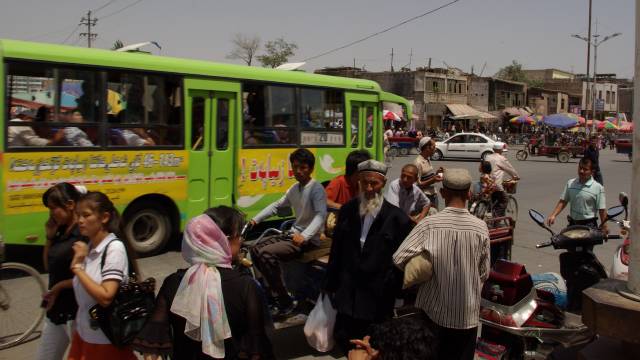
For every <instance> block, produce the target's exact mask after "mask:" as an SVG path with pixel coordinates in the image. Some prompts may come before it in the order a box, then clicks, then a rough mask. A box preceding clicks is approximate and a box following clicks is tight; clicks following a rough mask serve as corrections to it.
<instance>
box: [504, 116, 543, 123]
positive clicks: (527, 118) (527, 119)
mask: <svg viewBox="0 0 640 360" xmlns="http://www.w3.org/2000/svg"><path fill="white" fill-rule="evenodd" d="M509 122H510V123H511V124H526V125H533V124H535V123H536V120H535V119H534V118H532V117H531V116H529V115H520V116H516V117H513V118H511V120H509Z"/></svg>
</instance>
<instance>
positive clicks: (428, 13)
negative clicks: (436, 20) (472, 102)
mask: <svg viewBox="0 0 640 360" xmlns="http://www.w3.org/2000/svg"><path fill="white" fill-rule="evenodd" d="M140 1H142V0H140ZM458 1H460V0H453V1H451V2H448V3H446V4H444V5H441V6H438V7H437V8H435V9H431V10H429V11H427V12H425V13H422V14H420V15H417V16H414V17H411V18H409V19H407V20H404V21H402V22H400V23H398V24H395V25H392V26H389V27H388V28H385V29H383V30H380V31H378V32H375V33H373V34H371V35H368V36H365V37H363V38H361V39H358V40H355V41H352V42H350V43H348V44H346V45H342V46H340V47H337V48H335V49H332V50H329V51H325V52H323V53H320V54H318V55H314V56H311V57H308V58H306V59H304V60H303V61H310V60H315V59H317V58H319V57H322V56H325V55H329V54H332V53H334V52H336V51H339V50H342V49H346V48H348V47H351V46H353V45H356V44H359V43H361V42H363V41H366V40H369V39H371V38H373V37H376V36H378V35H380V34H384V33H386V32H388V31H391V30H393V29H396V28H398V27H400V26H402V25H405V24H407V23H410V22H412V21H414V20H417V19H420V18H422V17H425V16H427V15H430V14H433V13H435V12H437V11H439V10H442V9H444V8H446V7H449V6H451V5H453V4H455V3H457V2H458Z"/></svg>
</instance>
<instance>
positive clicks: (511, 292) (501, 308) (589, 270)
mask: <svg viewBox="0 0 640 360" xmlns="http://www.w3.org/2000/svg"><path fill="white" fill-rule="evenodd" d="M623 211H624V207H623V206H616V207H613V208H610V209H609V210H608V211H607V221H608V220H613V219H615V217H616V216H618V215H620V214H621V213H622V212H623ZM529 215H530V216H531V218H532V219H533V220H534V221H535V222H536V223H537V224H538V225H539V226H541V227H543V228H544V229H546V230H547V231H549V232H550V233H551V238H550V240H549V241H547V242H545V243H541V244H538V245H537V246H536V247H537V248H544V247H548V246H553V247H554V249H558V250H565V251H564V252H563V253H561V254H560V256H559V258H560V272H561V275H562V278H564V280H565V282H566V288H567V294H566V296H567V299H566V300H567V311H564V310H563V309H562V308H561V307H560V306H559V303H560V301H559V300H560V299H558V298H557V296H556V295H555V294H554V293H552V292H550V291H547V290H544V289H542V288H539V287H538V286H536V285H535V284H534V281H533V279H532V276H531V274H529V273H528V272H527V271H526V269H525V266H524V265H523V264H518V263H514V262H509V261H505V260H498V261H497V262H496V263H495V265H494V268H493V270H492V271H491V273H490V275H489V279H488V280H487V281H486V282H485V284H484V287H483V289H482V293H481V295H482V299H481V304H480V322H481V323H482V324H483V326H482V336H481V339H480V341H479V342H478V352H477V353H478V355H479V356H480V357H481V358H482V357H485V358H490V357H491V358H497V359H505V358H508V359H521V358H524V359H546V358H547V356H548V355H549V354H550V353H551V352H552V351H553V350H554V349H555V348H556V347H557V346H558V345H562V346H563V347H573V346H580V345H583V344H586V343H588V342H590V341H591V340H592V339H593V336H594V334H592V333H591V331H590V330H589V329H588V328H587V327H586V326H585V325H584V324H582V322H581V317H580V315H579V314H577V313H576V312H578V313H579V311H580V309H581V307H582V291H583V290H584V289H586V288H588V287H590V286H592V285H594V284H595V283H597V282H598V281H600V280H601V279H603V278H606V277H607V274H606V271H605V270H604V267H603V266H602V264H601V263H600V261H598V259H597V258H596V256H595V254H594V253H593V247H594V246H596V245H601V244H603V243H604V242H605V241H607V240H608V239H615V238H620V236H619V235H610V236H607V235H606V234H604V233H603V232H602V231H601V230H600V229H594V228H591V227H588V226H583V225H573V226H568V227H566V228H564V229H562V230H561V231H560V232H559V233H557V234H556V233H554V232H553V230H551V229H550V228H548V227H547V226H546V225H545V223H544V221H545V218H544V216H543V215H542V214H540V213H539V212H537V211H535V210H529Z"/></svg>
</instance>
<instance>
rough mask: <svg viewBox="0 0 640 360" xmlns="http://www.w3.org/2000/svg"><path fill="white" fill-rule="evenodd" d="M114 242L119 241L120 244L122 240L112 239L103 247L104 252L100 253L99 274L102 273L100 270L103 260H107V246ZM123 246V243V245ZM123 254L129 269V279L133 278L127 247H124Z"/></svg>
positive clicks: (102, 266)
mask: <svg viewBox="0 0 640 360" xmlns="http://www.w3.org/2000/svg"><path fill="white" fill-rule="evenodd" d="M114 241H120V242H122V240H120V239H118V238H115V239H112V240H111V241H109V243H108V244H107V246H105V247H104V252H103V253H102V260H101V262H100V272H102V269H103V268H104V260H105V259H106V258H107V250H109V245H111V243H112V242H114ZM123 245H124V243H123ZM124 252H125V254H127V268H128V269H129V277H131V276H133V269H132V268H131V258H129V252H128V251H127V247H126V246H125V247H124Z"/></svg>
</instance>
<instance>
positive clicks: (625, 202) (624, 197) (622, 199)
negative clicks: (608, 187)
mask: <svg viewBox="0 0 640 360" xmlns="http://www.w3.org/2000/svg"><path fill="white" fill-rule="evenodd" d="M618 199H619V200H620V205H622V206H624V207H627V206H628V205H629V197H628V196H627V194H626V193H624V192H621V193H620V195H618Z"/></svg>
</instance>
